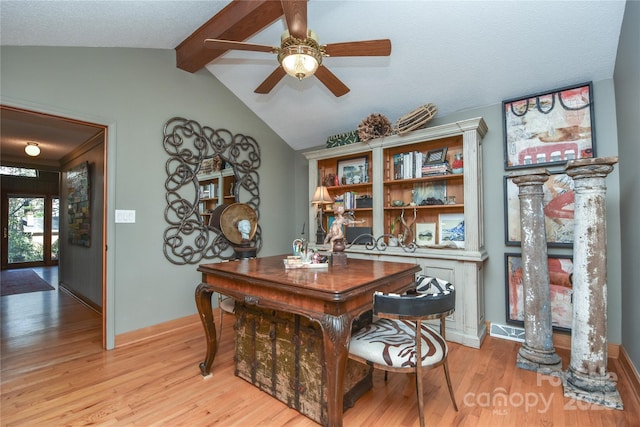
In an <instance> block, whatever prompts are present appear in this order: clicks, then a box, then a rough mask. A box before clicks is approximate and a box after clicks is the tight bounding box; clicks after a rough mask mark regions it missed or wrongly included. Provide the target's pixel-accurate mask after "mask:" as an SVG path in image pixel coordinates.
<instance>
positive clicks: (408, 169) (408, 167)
mask: <svg viewBox="0 0 640 427" xmlns="http://www.w3.org/2000/svg"><path fill="white" fill-rule="evenodd" d="M426 157H427V156H426V155H425V153H423V152H422V151H408V152H406V153H399V154H394V155H393V179H411V178H421V177H422V176H423V172H422V168H423V166H424V165H423V164H424V162H425V159H426Z"/></svg>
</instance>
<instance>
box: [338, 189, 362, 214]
mask: <svg viewBox="0 0 640 427" xmlns="http://www.w3.org/2000/svg"><path fill="white" fill-rule="evenodd" d="M357 195H358V193H356V192H355V191H345V192H344V194H341V195H339V196H337V197H336V199H335V200H336V204H342V205H343V206H344V209H345V210H353V209H355V208H356V197H357Z"/></svg>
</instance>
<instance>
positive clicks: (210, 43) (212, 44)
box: [204, 39, 278, 53]
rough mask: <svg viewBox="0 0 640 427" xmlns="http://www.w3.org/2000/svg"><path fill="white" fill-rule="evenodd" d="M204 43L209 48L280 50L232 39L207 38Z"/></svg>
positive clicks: (259, 50)
mask: <svg viewBox="0 0 640 427" xmlns="http://www.w3.org/2000/svg"><path fill="white" fill-rule="evenodd" d="M204 45H205V46H206V47H208V48H209V49H224V50H230V49H233V50H251V51H256V52H269V53H275V52H277V50H278V48H277V47H273V46H267V45H264V44H254V43H245V42H234V41H231V40H218V39H205V41H204Z"/></svg>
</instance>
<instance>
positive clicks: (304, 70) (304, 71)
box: [282, 46, 319, 80]
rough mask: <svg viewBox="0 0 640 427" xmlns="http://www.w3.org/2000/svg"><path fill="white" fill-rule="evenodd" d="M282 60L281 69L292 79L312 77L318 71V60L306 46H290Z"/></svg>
mask: <svg viewBox="0 0 640 427" xmlns="http://www.w3.org/2000/svg"><path fill="white" fill-rule="evenodd" d="M287 49H289V52H288V54H287V55H286V56H284V57H283V58H282V68H284V71H286V72H287V74H289V75H290V76H292V77H295V78H297V79H299V80H302V79H304V78H306V77H309V76H312V75H313V74H314V73H315V72H316V70H317V69H318V65H319V64H318V60H317V59H316V58H315V57H314V56H313V52H311V50H310V49H309V48H308V47H307V46H291V47H289V48H287Z"/></svg>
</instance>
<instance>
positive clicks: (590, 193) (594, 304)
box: [564, 157, 623, 409]
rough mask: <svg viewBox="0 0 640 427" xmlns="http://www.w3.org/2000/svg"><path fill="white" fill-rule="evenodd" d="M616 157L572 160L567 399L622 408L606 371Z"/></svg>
mask: <svg viewBox="0 0 640 427" xmlns="http://www.w3.org/2000/svg"><path fill="white" fill-rule="evenodd" d="M617 162H618V158H617V157H602V158H597V159H580V160H572V161H569V162H568V163H567V166H566V172H567V175H569V176H570V177H572V178H573V180H574V192H575V211H574V244H573V321H572V330H571V361H570V364H569V369H568V370H567V371H566V373H565V383H564V395H565V397H571V398H576V399H580V400H584V401H587V402H592V403H597V404H600V405H604V406H607V407H610V408H616V409H623V406H622V400H621V399H620V394H619V393H618V390H617V388H616V384H615V382H614V381H612V379H611V378H610V376H609V374H608V373H607V358H608V352H607V344H608V343H607V242H606V239H607V232H606V206H605V193H606V185H605V182H604V179H605V178H606V177H607V175H608V174H609V173H611V171H613V165H614V164H616V163H617Z"/></svg>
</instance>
